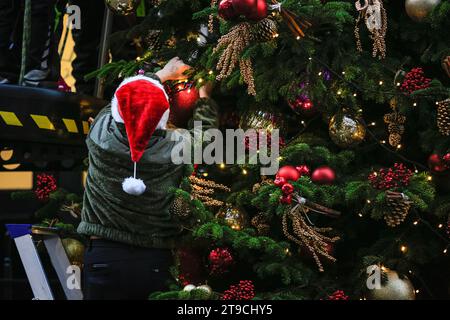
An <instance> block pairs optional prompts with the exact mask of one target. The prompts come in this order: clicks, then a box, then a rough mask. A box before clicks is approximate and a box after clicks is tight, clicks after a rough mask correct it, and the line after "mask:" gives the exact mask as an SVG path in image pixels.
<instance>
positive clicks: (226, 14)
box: [219, 0, 237, 20]
mask: <svg viewBox="0 0 450 320" xmlns="http://www.w3.org/2000/svg"><path fill="white" fill-rule="evenodd" d="M219 16H220V17H221V18H223V19H225V20H231V19H234V18H236V17H237V13H236V11H234V8H233V1H232V0H222V1H220V3H219Z"/></svg>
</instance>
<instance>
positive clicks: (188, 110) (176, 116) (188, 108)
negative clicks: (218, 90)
mask: <svg viewBox="0 0 450 320" xmlns="http://www.w3.org/2000/svg"><path fill="white" fill-rule="evenodd" d="M168 91H169V97H170V115H169V122H170V123H172V124H173V125H175V126H176V127H178V128H186V127H187V124H188V122H189V120H190V119H191V118H192V115H193V114H194V107H195V104H196V103H197V101H198V99H199V98H200V96H199V93H198V90H197V88H196V87H195V86H193V85H192V84H186V83H179V84H177V85H175V87H174V88H173V89H169V90H168Z"/></svg>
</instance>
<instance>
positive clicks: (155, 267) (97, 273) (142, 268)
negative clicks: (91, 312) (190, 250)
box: [83, 240, 172, 300]
mask: <svg viewBox="0 0 450 320" xmlns="http://www.w3.org/2000/svg"><path fill="white" fill-rule="evenodd" d="M171 264H172V252H171V251H170V250H167V249H149V248H139V247H134V246H131V245H127V244H124V243H118V242H112V241H107V240H91V242H90V245H89V246H88V248H87V249H86V252H85V257H84V269H83V293H84V299H85V300H122V299H124V300H144V299H147V298H148V296H149V295H150V293H152V292H155V291H162V290H165V289H167V282H168V280H169V279H170V277H171V275H170V272H169V267H170V266H171Z"/></svg>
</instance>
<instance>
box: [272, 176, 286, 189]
mask: <svg viewBox="0 0 450 320" xmlns="http://www.w3.org/2000/svg"><path fill="white" fill-rule="evenodd" d="M285 183H286V179H285V178H283V177H276V178H275V180H274V181H273V184H274V185H276V186H277V187H280V188H281V187H282V186H283V185H284V184H285Z"/></svg>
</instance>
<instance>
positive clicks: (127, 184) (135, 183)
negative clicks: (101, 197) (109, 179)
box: [111, 75, 169, 196]
mask: <svg viewBox="0 0 450 320" xmlns="http://www.w3.org/2000/svg"><path fill="white" fill-rule="evenodd" d="M111 114H112V117H113V118H114V120H115V121H116V122H119V123H123V124H125V130H126V132H127V137H128V144H129V146H130V154H131V160H132V161H133V162H134V176H133V177H129V178H126V179H125V180H124V181H123V183H122V189H123V190H124V191H125V192H126V193H128V194H131V195H136V196H138V195H141V194H142V193H144V192H145V189H146V186H145V184H144V181H142V180H141V179H137V178H136V163H137V162H139V160H140V159H141V157H142V155H143V153H144V151H145V149H146V148H147V146H148V143H149V141H150V138H151V136H152V135H153V132H154V131H155V130H156V129H165V128H166V124H167V120H168V119H169V98H168V96H167V94H166V92H165V91H164V87H163V86H162V84H161V83H159V82H158V81H156V80H154V79H151V78H149V77H146V76H144V75H138V76H135V77H130V78H127V79H125V80H124V81H123V82H122V83H121V84H120V85H119V87H118V88H117V89H116V92H115V93H114V97H113V99H112V102H111Z"/></svg>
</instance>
